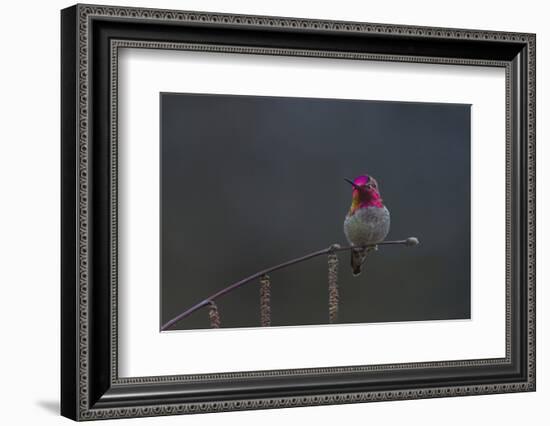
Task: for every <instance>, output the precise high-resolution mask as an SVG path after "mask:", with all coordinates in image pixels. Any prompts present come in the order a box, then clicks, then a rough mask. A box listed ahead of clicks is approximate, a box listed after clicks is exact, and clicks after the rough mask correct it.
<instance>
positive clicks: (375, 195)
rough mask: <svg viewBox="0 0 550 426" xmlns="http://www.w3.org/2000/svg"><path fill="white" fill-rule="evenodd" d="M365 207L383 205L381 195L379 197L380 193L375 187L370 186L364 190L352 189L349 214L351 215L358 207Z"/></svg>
mask: <svg viewBox="0 0 550 426" xmlns="http://www.w3.org/2000/svg"><path fill="white" fill-rule="evenodd" d="M365 207H378V208H382V207H384V204H383V203H382V197H380V193H379V192H378V191H377V190H376V189H374V188H370V189H367V190H366V191H359V190H358V189H354V190H353V193H352V198H351V207H350V209H349V213H348V214H349V216H351V215H353V214H354V213H355V212H356V211H357V210H358V209H362V208H365Z"/></svg>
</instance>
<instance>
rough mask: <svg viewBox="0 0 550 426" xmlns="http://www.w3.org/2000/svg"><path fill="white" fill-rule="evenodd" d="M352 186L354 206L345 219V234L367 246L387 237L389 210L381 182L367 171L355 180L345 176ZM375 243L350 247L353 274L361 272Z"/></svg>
mask: <svg viewBox="0 0 550 426" xmlns="http://www.w3.org/2000/svg"><path fill="white" fill-rule="evenodd" d="M344 180H345V181H346V182H348V183H349V184H351V186H353V190H352V194H351V207H350V209H349V212H348V214H347V215H346V218H345V220H344V234H346V238H347V239H348V242H349V243H350V245H352V246H365V245H370V244H376V243H379V242H381V241H384V238H386V235H388V232H389V230H390V212H389V210H388V209H387V208H386V206H384V204H383V202H382V197H381V196H380V190H379V189H378V182H376V179H374V178H373V177H372V176H369V175H367V174H365V175H361V176H357V177H356V178H355V179H354V180H351V179H347V178H345V179H344ZM375 249H376V248H373V247H368V248H365V247H358V248H353V249H351V269H352V271H353V275H354V276H357V275H359V274H360V273H361V266H362V265H363V263H364V262H365V258H366V256H367V253H368V252H369V251H370V250H375Z"/></svg>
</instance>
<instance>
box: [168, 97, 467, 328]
mask: <svg viewBox="0 0 550 426" xmlns="http://www.w3.org/2000/svg"><path fill="white" fill-rule="evenodd" d="M470 112H471V108H470V105H468V104H450V103H422V102H384V101H369V100H348V99H321V98H291V97H266V96H235V95H217V94H200V93H161V94H160V123H161V128H160V133H161V138H160V139H161V145H160V149H161V154H160V158H161V191H160V194H161V195H160V209H161V230H160V235H161V253H160V265H161V279H160V293H161V297H160V301H161V306H160V312H161V318H160V330H161V331H169V330H170V331H171V330H192V329H204V328H220V327H221V328H237V327H260V326H304V325H309V326H311V325H324V324H350V323H375V322H396V321H427V320H465V319H469V318H470V303H471V301H470ZM265 271H268V272H265ZM264 272H265V273H264Z"/></svg>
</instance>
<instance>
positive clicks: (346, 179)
mask: <svg viewBox="0 0 550 426" xmlns="http://www.w3.org/2000/svg"><path fill="white" fill-rule="evenodd" d="M344 180H345V181H346V182H347V183H349V184H350V185H351V186H353V187H354V188H355V189H357V190H358V191H361V187H360V186H359V185H357V184H356V183H355V182H354V181H352V180H351V179H348V178H344Z"/></svg>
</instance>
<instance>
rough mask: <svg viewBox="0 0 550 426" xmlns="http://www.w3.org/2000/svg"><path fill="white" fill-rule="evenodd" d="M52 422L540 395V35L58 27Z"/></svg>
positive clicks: (287, 22)
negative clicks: (56, 391)
mask: <svg viewBox="0 0 550 426" xmlns="http://www.w3.org/2000/svg"><path fill="white" fill-rule="evenodd" d="M61 51H62V75H61V79H62V93H61V98H62V123H61V127H62V185H61V186H62V283H61V287H62V288H61V309H62V311H61V316H62V329H61V335H62V359H61V365H62V374H61V385H62V386H61V412H62V414H63V415H64V416H66V417H69V418H71V419H74V420H93V419H105V418H121V417H141V416H157V415H169V414H187V413H204V412H213V411H228V410H243V409H261V408H262V409H263V408H277V407H291V406H307V405H321V404H342V403H353V402H367V401H381V400H399V399H416V398H435V397H445V396H465V395H477V394H489V393H504V392H520V391H534V390H535V189H534V188H535V35H534V34H523V33H508V32H506V33H504V32H495V31H479V30H464V29H449V28H427V27H412V26H402V25H387V24H370V23H360V22H335V21H320V20H308V19H298V18H281V17H269V16H243V15H227V14H217V13H203V12H187V11H171V10H156V9H138V8H129V7H106V6H97V5H75V6H73V7H70V8H67V9H64V10H62V12H61Z"/></svg>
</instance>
